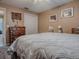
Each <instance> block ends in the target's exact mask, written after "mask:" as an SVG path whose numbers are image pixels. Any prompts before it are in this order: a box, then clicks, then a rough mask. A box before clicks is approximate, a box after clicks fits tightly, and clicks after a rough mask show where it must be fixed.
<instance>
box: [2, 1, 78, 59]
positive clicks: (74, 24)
mask: <svg viewBox="0 0 79 59" xmlns="http://www.w3.org/2000/svg"><path fill="white" fill-rule="evenodd" d="M78 15H79V0H61V1H59V0H16V1H13V0H0V18H1V19H3V21H1V19H0V22H1V23H0V30H1V29H3V32H2V31H1V32H2V33H0V34H1V35H3V36H1V37H0V38H1V39H0V46H1V48H0V59H6V58H7V59H8V57H9V58H10V59H11V55H8V54H7V53H5V52H6V50H8V49H11V47H12V46H15V42H17V41H18V39H19V41H21V40H20V39H22V38H24V37H25V38H24V39H28V38H29V39H30V40H32V39H34V38H35V39H36V38H37V39H38V40H36V41H35V40H33V42H34V43H33V44H36V45H38V44H37V43H36V42H41V43H42V42H44V43H45V42H47V41H48V42H47V43H49V44H50V43H52V44H56V45H57V46H58V45H63V46H65V47H68V48H69V47H71V48H72V47H73V48H74V47H75V48H76V47H79V44H78V42H79V40H78V39H79V16H78ZM28 19H29V20H28ZM1 26H2V28H1ZM27 36H28V38H27ZM64 37H66V38H64ZM51 38H52V40H53V41H52V40H51ZM53 38H55V39H56V40H54V39H53ZM60 38H62V39H63V40H62V39H60ZM24 39H23V40H24ZM39 39H40V40H39ZM41 39H42V40H41ZM43 39H45V40H43ZM48 39H50V40H48ZM57 39H58V40H57ZM59 39H60V40H59ZM65 39H69V41H67V40H65ZM71 39H75V40H71ZM76 39H77V40H76ZM30 40H27V42H29V41H30ZM22 42H23V44H25V42H24V41H22ZM22 42H21V43H20V44H19V42H18V44H19V45H21V46H18V47H21V48H24V47H26V46H24V45H23V44H22ZM30 42H31V41H30ZM56 42H57V43H56ZM12 43H14V44H13V45H12ZM47 43H46V44H47ZM65 43H67V44H65ZM73 43H74V44H73ZM22 45H23V46H24V47H22ZM41 46H42V45H41ZM8 47H9V48H8ZM18 47H16V48H18ZM44 47H45V46H44ZM47 47H48V46H47ZM7 48H8V49H7ZM12 48H13V47H12ZM45 48H46V47H45ZM53 48H58V47H55V46H53ZM53 48H51V49H53ZM19 49H20V48H19ZM58 49H59V50H61V51H63V50H64V48H62V49H60V48H58ZM4 50H5V52H4ZM39 50H40V49H39ZM59 50H57V51H58V52H61V51H59ZM76 50H78V48H76ZM41 51H42V52H44V51H43V49H41V50H40V52H41ZM46 51H47V50H46ZM68 51H69V55H70V54H71V55H72V56H75V55H76V57H73V58H71V59H79V57H78V54H77V53H78V52H73V51H70V49H69V50H67V52H68ZM38 52H39V51H38ZM58 52H57V53H58ZM67 52H66V53H67ZM17 53H18V52H17ZM54 53H56V52H54ZM72 53H73V54H72ZM18 54H19V53H18ZM42 54H43V55H42V57H45V55H44V53H42ZM61 54H63V53H61ZM67 55H68V54H67ZM67 55H66V57H67V58H65V59H70V58H68V57H69V56H67ZM4 56H6V57H5V58H4ZM13 58H14V57H13ZM15 58H17V57H15ZM24 58H25V57H24ZM33 58H34V59H36V58H35V57H33ZM62 58H64V56H63V57H62ZM62 58H59V59H62ZM25 59H29V57H28V58H27V57H26V58H25ZM37 59H40V58H37ZM41 59H42V58H41ZM45 59H47V58H45ZM51 59H55V58H53V57H52V58H51Z"/></svg>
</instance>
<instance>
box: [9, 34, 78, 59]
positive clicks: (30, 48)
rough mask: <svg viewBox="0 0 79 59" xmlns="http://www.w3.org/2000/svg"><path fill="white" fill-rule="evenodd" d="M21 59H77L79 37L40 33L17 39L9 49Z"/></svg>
mask: <svg viewBox="0 0 79 59" xmlns="http://www.w3.org/2000/svg"><path fill="white" fill-rule="evenodd" d="M9 50H12V51H16V52H17V54H18V55H19V56H20V57H21V58H22V59H79V35H76V34H66V33H40V34H33V35H25V36H22V37H19V38H18V39H17V40H16V41H15V42H14V43H13V44H12V45H11V46H10V48H9Z"/></svg>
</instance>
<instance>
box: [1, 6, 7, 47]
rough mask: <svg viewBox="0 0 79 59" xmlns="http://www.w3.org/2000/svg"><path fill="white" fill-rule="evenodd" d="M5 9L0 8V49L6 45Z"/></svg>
mask: <svg viewBox="0 0 79 59" xmlns="http://www.w3.org/2000/svg"><path fill="white" fill-rule="evenodd" d="M5 19H6V9H5V8H2V7H0V47H3V46H5V45H6V20H5Z"/></svg>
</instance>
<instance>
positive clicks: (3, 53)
mask: <svg viewBox="0 0 79 59" xmlns="http://www.w3.org/2000/svg"><path fill="white" fill-rule="evenodd" d="M7 49H8V48H7V47H0V59H11V56H10V55H8V54H7Z"/></svg>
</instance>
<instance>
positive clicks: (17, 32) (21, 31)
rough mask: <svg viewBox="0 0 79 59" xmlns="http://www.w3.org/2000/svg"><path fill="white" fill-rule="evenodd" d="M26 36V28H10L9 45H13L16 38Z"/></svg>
mask: <svg viewBox="0 0 79 59" xmlns="http://www.w3.org/2000/svg"><path fill="white" fill-rule="evenodd" d="M22 35H25V27H9V28H8V39H7V45H11V44H12V43H13V41H14V40H16V38H18V37H19V36H22Z"/></svg>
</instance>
